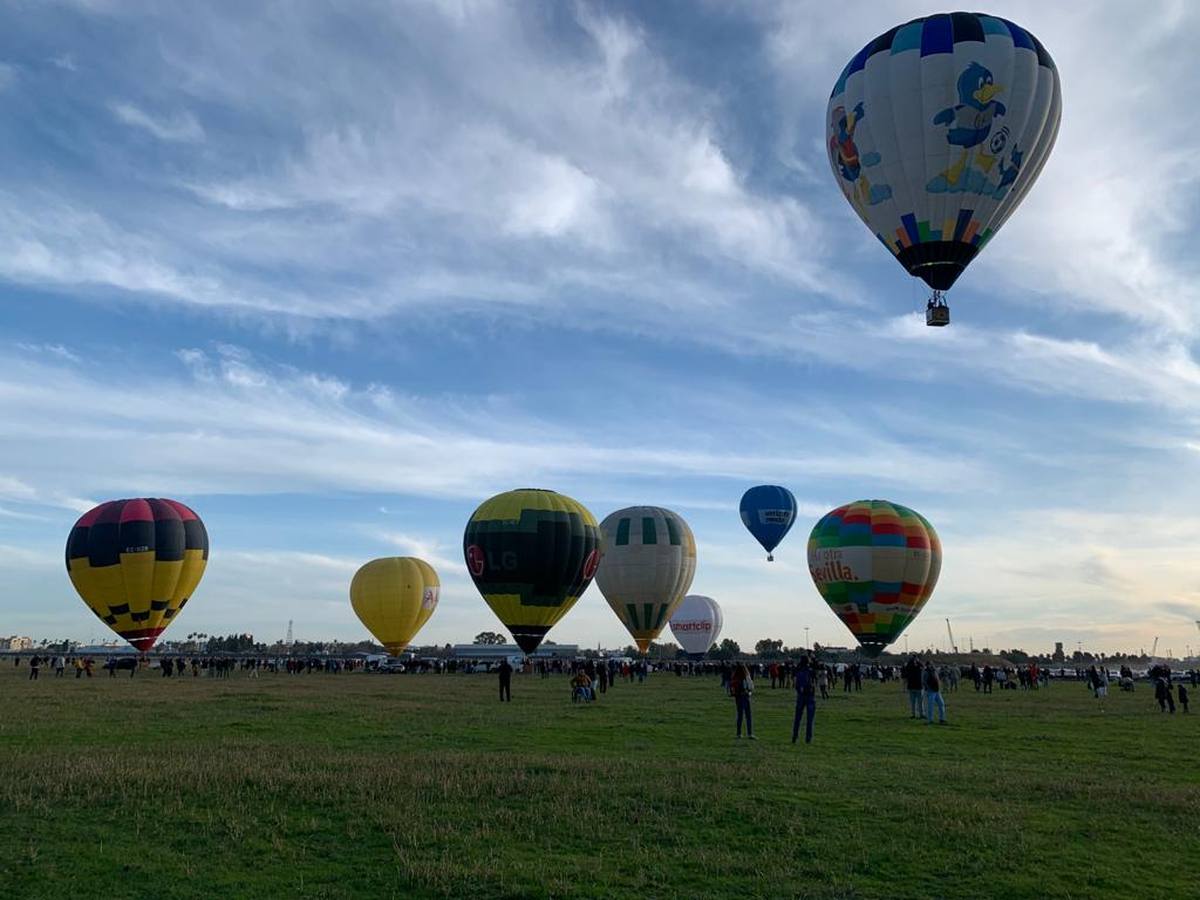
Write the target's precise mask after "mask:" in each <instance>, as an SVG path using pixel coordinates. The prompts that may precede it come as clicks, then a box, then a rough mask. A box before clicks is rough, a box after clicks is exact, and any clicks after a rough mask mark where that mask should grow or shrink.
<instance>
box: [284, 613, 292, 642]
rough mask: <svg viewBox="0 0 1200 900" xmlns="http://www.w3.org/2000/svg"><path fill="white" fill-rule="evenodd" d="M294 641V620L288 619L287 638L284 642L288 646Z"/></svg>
mask: <svg viewBox="0 0 1200 900" xmlns="http://www.w3.org/2000/svg"><path fill="white" fill-rule="evenodd" d="M292 643H293V641H292V620H291V619H288V633H287V640H285V641H284V644H286V645H287V646H288V647H290V646H292Z"/></svg>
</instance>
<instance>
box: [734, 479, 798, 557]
mask: <svg viewBox="0 0 1200 900" xmlns="http://www.w3.org/2000/svg"><path fill="white" fill-rule="evenodd" d="M795 521H796V498H795V497H793V496H792V492H791V491H789V490H788V489H787V488H785V487H780V486H779V485H777V484H760V485H759V486H758V487H752V488H750V490H748V491H746V493H745V494H743V495H742V524H744V525H745V526H746V528H747V529H748V530H749V531H750V533H751V534H752V535H754V539H755V540H756V541H758V542H759V543H760V544H762V546H763V549H764V550H766V551H767V561H768V562H769V561H771V560H773V559H774V558H775V557H774V556H772V555H771V551H772V550H774V549H775V548H776V547H778V546H779V542H780V541H782V540H783V537H784V535H786V534H787V533H788V531H789V530H790V529H791V527H792V523H793V522H795Z"/></svg>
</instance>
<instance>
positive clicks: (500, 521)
mask: <svg viewBox="0 0 1200 900" xmlns="http://www.w3.org/2000/svg"><path fill="white" fill-rule="evenodd" d="M463 555H464V556H465V558H466V562H467V570H468V571H469V572H470V574H471V578H472V580H473V581H474V582H475V587H477V588H478V589H479V593H480V594H482V595H483V599H484V600H485V601H487V604H488V606H490V607H491V608H492V611H493V612H495V613H496V615H497V616H498V617H499V619H500V621H501V622H503V623H504V625H505V627H506V628H508V630H509V631H510V632H511V633H512V636H513V639H514V640H515V641H516V642H517V644H518V645H519V646H520V647H521V649H522V650H524V651H525V652H526V653H532V652H533V651H534V650H536V649H537V646H538V644H540V643H541V642H542V640H543V639H544V638H545V636H546V634H547V632H549V630H550V629H551V627H553V626H554V624H555V623H556V622H558V620H559V619H561V618H562V617H563V616H564V615H566V614H567V611H568V610H569V609H570V608H571V607H572V606H574V605H575V601H576V600H578V599H579V597H580V595H581V594H582V593H583V592H584V591H585V590H587V586H588V585H589V584H591V581H592V576H593V575H595V573H596V565H597V564H598V562H599V558H600V530H599V527H598V526H597V525H596V518H595V517H594V516H593V515H592V514H591V513H590V512H589V511H588V510H587V508H586V507H584V505H583V504H582V503H580V502H579V501H578V500H573V499H572V498H570V497H567V496H566V495H564V494H558V493H555V492H554V491H546V490H538V489H532V488H527V489H522V490H516V491H508V492H506V493H503V494H497V495H496V496H495V497H492V498H491V499H490V500H485V501H484V502H483V503H482V504H481V505H480V506H479V508H478V509H477V510H475V513H474V515H472V516H471V519H470V521H469V522H467V528H466V531H465V532H464V534H463Z"/></svg>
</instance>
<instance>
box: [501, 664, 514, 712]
mask: <svg viewBox="0 0 1200 900" xmlns="http://www.w3.org/2000/svg"><path fill="white" fill-rule="evenodd" d="M499 672H500V702H501V703H503V702H504V701H506V700H507V701H508V702H509V703H512V673H513V667H512V666H511V665H509V662H508V660H507V659H503V660H501V661H500V669H499Z"/></svg>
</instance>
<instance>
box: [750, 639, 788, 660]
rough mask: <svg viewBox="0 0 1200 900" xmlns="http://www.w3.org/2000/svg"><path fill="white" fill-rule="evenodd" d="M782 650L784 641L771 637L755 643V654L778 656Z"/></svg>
mask: <svg viewBox="0 0 1200 900" xmlns="http://www.w3.org/2000/svg"><path fill="white" fill-rule="evenodd" d="M782 650H783V641H773V640H771V639H770V638H763V639H762V640H761V641H758V642H756V643H755V645H754V652H755V654H757V655H758V656H762V657H772V656H778V655H779V654H780V653H781V652H782Z"/></svg>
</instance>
